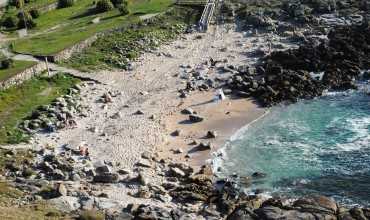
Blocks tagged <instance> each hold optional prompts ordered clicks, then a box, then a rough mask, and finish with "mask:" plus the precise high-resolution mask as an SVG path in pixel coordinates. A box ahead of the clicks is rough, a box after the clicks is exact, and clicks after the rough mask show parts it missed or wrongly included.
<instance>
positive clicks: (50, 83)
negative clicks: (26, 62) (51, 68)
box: [0, 75, 78, 144]
mask: <svg viewBox="0 0 370 220" xmlns="http://www.w3.org/2000/svg"><path fill="white" fill-rule="evenodd" d="M77 82H78V80H76V79H74V78H71V77H70V76H65V75H56V76H54V77H52V78H43V77H40V78H34V79H31V80H29V81H27V82H25V83H23V84H22V85H21V86H18V87H12V88H9V89H7V90H5V91H2V92H0V125H1V127H0V144H1V143H18V142H20V141H24V140H27V137H25V136H23V135H22V132H20V131H19V130H18V129H17V128H16V126H17V123H18V122H19V121H20V120H21V119H22V118H24V117H26V116H28V115H29V114H30V113H31V112H32V111H33V110H35V109H36V108H37V107H38V106H40V105H45V104H48V103H50V102H51V101H52V100H54V99H55V98H57V97H58V96H61V95H63V94H65V93H66V92H67V89H68V88H70V87H72V86H73V85H74V84H75V83H77Z"/></svg>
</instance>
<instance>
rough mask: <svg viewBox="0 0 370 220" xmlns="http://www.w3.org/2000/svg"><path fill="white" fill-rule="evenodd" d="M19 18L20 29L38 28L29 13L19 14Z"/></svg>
mask: <svg viewBox="0 0 370 220" xmlns="http://www.w3.org/2000/svg"><path fill="white" fill-rule="evenodd" d="M17 16H18V18H19V21H18V25H17V26H18V28H25V27H26V26H27V28H30V29H31V28H34V27H36V22H34V21H33V19H32V16H31V14H30V13H29V12H27V11H25V12H19V13H18V15H17Z"/></svg>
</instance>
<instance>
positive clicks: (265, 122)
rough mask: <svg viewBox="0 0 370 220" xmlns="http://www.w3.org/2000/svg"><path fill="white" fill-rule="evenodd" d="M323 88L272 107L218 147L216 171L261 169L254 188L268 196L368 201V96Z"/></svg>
mask: <svg viewBox="0 0 370 220" xmlns="http://www.w3.org/2000/svg"><path fill="white" fill-rule="evenodd" d="M367 90H368V89H367V88H366V85H362V88H361V89H360V90H359V91H349V92H336V93H328V94H326V95H325V96H323V97H320V98H317V99H314V100H304V101H300V102H298V103H296V104H292V105H288V106H278V107H273V108H272V109H271V110H270V112H269V113H268V114H266V115H265V116H264V117H263V118H261V119H259V120H258V121H257V122H256V123H253V124H251V125H249V126H248V127H247V128H246V129H244V131H241V132H239V134H238V135H237V136H236V137H234V138H233V139H232V140H231V141H230V142H229V143H227V144H226V146H225V147H224V148H223V158H222V159H215V162H216V164H218V165H220V166H221V167H222V169H221V171H220V173H219V174H220V175H222V176H228V175H231V174H234V173H236V174H239V175H241V176H246V175H251V174H252V173H253V172H257V171H258V172H263V173H266V174H267V176H266V178H263V179H258V180H256V181H254V182H253V185H252V186H251V187H248V188H247V190H249V191H251V192H253V191H254V190H255V189H262V190H263V191H265V192H267V193H269V194H273V195H283V196H293V197H294V196H301V195H308V194H322V195H326V196H330V197H332V198H334V199H336V200H337V201H338V202H340V203H342V204H346V205H370V95H368V94H367V92H366V91H367Z"/></svg>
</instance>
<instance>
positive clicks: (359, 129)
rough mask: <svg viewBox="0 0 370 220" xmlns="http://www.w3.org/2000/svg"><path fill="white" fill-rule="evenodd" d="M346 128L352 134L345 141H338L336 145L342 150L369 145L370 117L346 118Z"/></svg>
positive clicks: (357, 148) (356, 148) (351, 149)
mask: <svg viewBox="0 0 370 220" xmlns="http://www.w3.org/2000/svg"><path fill="white" fill-rule="evenodd" d="M346 122H347V124H348V127H347V128H348V129H349V130H350V131H351V132H353V133H354V135H353V136H352V137H350V138H348V139H347V140H346V143H338V144H337V147H339V148H340V149H342V150H343V151H353V150H359V149H361V148H362V147H369V146H370V133H369V129H368V128H369V126H370V117H362V118H350V119H346Z"/></svg>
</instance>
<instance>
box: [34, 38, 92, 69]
mask: <svg viewBox="0 0 370 220" xmlns="http://www.w3.org/2000/svg"><path fill="white" fill-rule="evenodd" d="M96 39H98V34H95V35H93V36H92V37H89V38H87V39H86V40H84V41H81V42H80V43H77V44H75V45H73V46H71V47H69V48H67V49H64V50H62V51H61V52H59V53H57V54H55V55H51V56H46V57H47V58H48V61H50V62H54V63H55V62H58V61H62V60H65V59H68V58H70V57H71V56H72V54H73V53H79V52H82V50H83V49H85V48H87V47H89V46H91V44H93V43H94V42H95V41H96ZM38 58H41V59H45V56H39V57H38Z"/></svg>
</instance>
